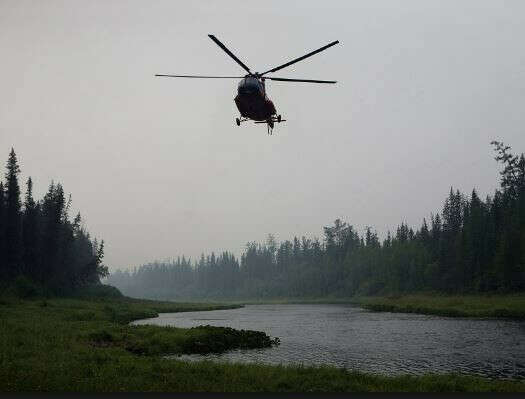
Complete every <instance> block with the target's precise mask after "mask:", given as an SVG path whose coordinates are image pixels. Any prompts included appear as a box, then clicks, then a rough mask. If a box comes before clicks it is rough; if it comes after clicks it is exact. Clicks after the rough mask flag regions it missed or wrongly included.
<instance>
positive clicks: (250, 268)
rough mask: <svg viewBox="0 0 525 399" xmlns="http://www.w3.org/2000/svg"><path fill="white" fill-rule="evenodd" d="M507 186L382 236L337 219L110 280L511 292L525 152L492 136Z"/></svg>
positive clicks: (286, 294) (242, 290)
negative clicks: (320, 232)
mask: <svg viewBox="0 0 525 399" xmlns="http://www.w3.org/2000/svg"><path fill="white" fill-rule="evenodd" d="M491 144H492V145H493V146H494V150H495V153H496V156H495V160H496V161H497V162H498V163H499V164H500V166H501V168H502V169H501V171H500V175H501V179H500V188H499V189H497V190H495V192H494V194H493V195H492V196H490V195H489V196H487V197H486V198H485V199H482V198H480V197H479V195H478V193H477V192H476V190H475V189H474V190H473V191H472V192H471V193H470V194H469V195H466V194H463V193H461V192H459V191H458V190H453V189H452V188H451V189H450V192H449V194H448V196H447V197H446V199H445V201H444V204H443V208H442V209H441V211H440V212H436V213H435V214H431V215H430V218H429V220H428V221H427V220H426V219H423V221H422V224H421V226H420V227H419V228H416V229H414V228H412V227H409V226H408V225H407V224H406V223H401V224H400V225H399V226H398V227H397V229H396V231H395V232H394V233H391V232H388V234H387V236H386V238H385V239H383V240H380V239H379V237H378V234H377V232H376V231H373V230H372V229H371V228H367V229H366V231H365V233H364V234H363V235H360V234H358V232H357V231H356V230H355V229H354V227H353V226H352V225H350V224H348V223H347V222H344V221H341V220H339V219H337V220H335V222H334V223H333V225H330V226H326V227H324V237H323V239H322V241H321V240H319V239H318V238H313V239H312V238H307V237H304V236H303V237H301V238H298V237H294V238H293V239H292V240H286V241H283V242H280V243H278V242H276V240H275V239H274V237H273V236H272V235H269V236H268V238H267V240H266V242H264V243H256V242H248V244H246V247H245V249H244V251H243V253H242V255H241V257H240V259H237V258H236V257H235V256H234V255H233V254H231V253H228V252H223V253H221V254H218V255H216V254H215V253H212V254H211V255H206V256H205V255H204V254H203V255H201V257H200V259H198V260H193V261H192V260H191V259H189V258H187V257H185V256H182V257H178V258H176V259H173V260H169V261H155V262H152V263H148V264H145V265H142V266H140V267H138V268H137V267H135V268H134V269H133V270H131V271H129V270H124V271H122V270H117V271H116V272H115V273H112V274H111V275H109V276H108V279H107V281H108V283H109V284H111V285H114V286H116V287H117V288H119V289H120V290H121V291H122V292H123V293H124V294H125V295H129V296H133V297H144V298H152V299H183V298H184V299H215V298H216V299H235V298H238V299H247V298H305V297H310V298H311V297H316V298H319V297H351V296H356V295H387V294H403V293H412V292H423V291H427V292H428V291H432V292H442V293H454V294H461V293H512V292H519V291H523V290H524V288H525V157H524V154H523V153H522V154H521V155H520V156H518V155H513V154H512V153H511V152H510V150H511V148H510V147H509V146H506V145H505V144H504V143H502V142H498V141H493V142H492V143H491Z"/></svg>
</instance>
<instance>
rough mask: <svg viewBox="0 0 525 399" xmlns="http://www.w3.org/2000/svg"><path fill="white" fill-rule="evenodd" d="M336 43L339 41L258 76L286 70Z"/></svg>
mask: <svg viewBox="0 0 525 399" xmlns="http://www.w3.org/2000/svg"><path fill="white" fill-rule="evenodd" d="M337 43H339V40H336V41H335V42H332V43H330V44H327V45H326V46H323V47H321V48H319V49H317V50H315V51H312V52H311V53H308V54H305V55H303V56H302V57H299V58H296V59H294V60H292V61H290V62H287V63H286V64H283V65H280V66H278V67H275V68H273V69H270V70H269V71H266V72H263V73H261V74H260V76H262V75H266V74H267V73H270V72H275V71H278V70H280V69H283V68H286V67H287V66H290V65H292V64H295V63H296V62H299V61H302V60H304V59H305V58H308V57H311V56H312V55H314V54H317V53H320V52H321V51H323V50H326V49H327V48H329V47H332V46H335V45H336V44H337Z"/></svg>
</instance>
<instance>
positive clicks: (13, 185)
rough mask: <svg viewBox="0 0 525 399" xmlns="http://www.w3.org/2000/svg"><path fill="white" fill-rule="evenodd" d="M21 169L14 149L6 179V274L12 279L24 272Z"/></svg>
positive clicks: (8, 163)
mask: <svg viewBox="0 0 525 399" xmlns="http://www.w3.org/2000/svg"><path fill="white" fill-rule="evenodd" d="M19 173H20V167H19V166H18V161H17V159H16V154H15V151H14V149H13V148H11V152H10V153H9V159H8V161H7V171H6V174H5V179H6V188H7V196H6V233H5V234H6V244H7V245H6V246H7V248H6V258H5V261H6V262H5V265H6V268H7V270H6V274H7V278H8V279H12V278H13V277H15V276H16V275H18V274H20V273H21V272H22V223H21V207H22V203H21V201H20V186H19V185H18V174H19Z"/></svg>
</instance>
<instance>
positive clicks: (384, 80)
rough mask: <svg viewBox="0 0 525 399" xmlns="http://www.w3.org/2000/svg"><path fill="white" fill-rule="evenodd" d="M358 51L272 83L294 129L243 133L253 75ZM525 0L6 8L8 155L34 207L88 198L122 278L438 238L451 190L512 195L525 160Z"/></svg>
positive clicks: (91, 222)
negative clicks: (333, 236) (344, 230)
mask: <svg viewBox="0 0 525 399" xmlns="http://www.w3.org/2000/svg"><path fill="white" fill-rule="evenodd" d="M209 33H213V34H215V35H216V36H217V37H218V38H219V39H220V40H222V41H223V42H224V43H225V44H226V46H228V47H229V48H230V49H231V50H232V51H233V52H234V53H235V54H236V55H237V56H238V57H239V58H240V59H241V60H242V61H243V62H244V63H245V64H247V65H248V66H250V67H251V68H252V70H255V71H259V72H262V71H264V70H267V69H270V68H271V67H273V66H276V65H280V64H282V63H284V62H286V61H288V60H289V59H291V58H295V57H298V56H301V55H303V54H304V53H306V52H309V51H311V50H314V49H316V48H318V47H321V46H323V45H325V44H327V43H329V42H331V41H333V40H340V42H341V43H340V44H339V45H337V46H334V47H332V48H330V49H328V50H326V51H325V52H323V53H321V54H318V55H315V56H313V57H311V58H309V59H308V60H306V61H303V62H300V63H298V64H295V65H293V66H291V67H289V68H286V69H284V70H282V71H279V72H278V73H276V74H275V75H276V76H281V77H295V78H310V79H316V78H317V79H334V80H338V84H337V85H314V84H306V83H280V82H268V83H267V90H268V94H269V96H270V98H272V100H273V101H274V103H275V105H276V107H277V111H278V113H280V114H282V115H283V117H285V118H286V119H287V122H286V123H283V124H281V125H279V126H277V127H276V129H275V131H274V135H273V136H268V135H267V134H266V127H265V126H264V125H254V124H251V123H246V124H244V125H243V126H242V127H240V128H239V127H237V126H236V125H235V122H234V118H235V117H237V116H238V111H237V109H236V107H235V104H234V102H233V98H234V96H235V94H236V93H235V90H236V86H237V81H235V80H190V79H169V78H155V77H154V74H155V73H177V74H218V75H221V74H225V75H232V74H233V75H237V74H240V75H242V74H243V72H244V71H243V70H242V69H241V68H240V67H239V66H238V65H237V64H235V63H234V61H232V60H231V59H230V58H229V57H228V56H227V55H226V54H224V53H223V52H222V51H221V50H220V49H219V48H218V47H217V46H216V45H215V44H214V43H213V42H212V41H211V40H210V39H209V38H208V37H207V34H209ZM523 38H525V2H523V1H521V0H516V1H496V0H490V1H480V0H472V1H465V0H463V1H457V0H454V1H443V0H440V1H437V0H435V1H421V0H385V1H370V0H366V1H365V0H363V1H348V0H345V1H318V0H316V1H282V0H281V1H264V2H261V1H246V0H243V1H220V2H219V1H184V2H183V1H129V0H126V1H107V0H104V1H52V0H48V1H36V0H34V1H22V0H13V1H8V0H0V49H1V53H2V55H1V62H0V150H1V154H0V156H1V160H2V163H3V164H5V161H6V160H7V155H8V152H9V150H10V147H11V146H13V147H14V148H15V151H16V152H17V154H18V156H19V160H20V164H21V168H22V178H23V180H24V182H25V180H26V178H27V176H29V175H30V176H32V177H33V180H34V183H35V195H36V196H37V197H38V198H41V196H42V195H43V194H44V192H45V191H46V190H47V187H48V185H49V183H50V182H51V180H52V179H54V180H55V181H59V182H61V183H62V184H63V186H64V189H65V191H66V192H67V193H72V198H73V212H72V213H76V211H77V210H80V211H81V213H82V215H83V216H84V219H85V220H86V225H87V228H88V230H89V231H90V232H91V233H92V234H93V235H94V236H96V237H99V238H103V239H104V240H105V241H106V257H105V263H106V264H107V265H108V266H109V267H110V270H115V269H116V268H123V267H128V266H134V265H139V264H141V263H143V262H147V261H150V260H154V259H164V258H167V257H171V256H177V255H179V254H186V255H190V256H192V257H196V256H198V255H199V254H200V253H201V252H202V251H204V252H206V253H208V252H211V251H220V250H230V251H233V252H235V253H237V254H238V253H239V252H240V251H241V249H242V247H243V246H244V244H245V243H246V242H247V241H251V240H256V241H262V240H263V239H264V238H265V236H266V235H267V234H268V233H274V234H275V235H276V237H277V239H279V240H284V239H287V238H291V237H293V236H294V235H299V236H300V235H307V236H314V235H317V236H321V235H322V226H323V225H328V224H330V223H331V222H332V221H333V220H334V219H336V218H338V217H339V218H343V219H344V220H346V221H348V222H349V223H351V224H353V225H354V226H355V227H356V228H358V229H359V231H362V229H363V228H364V226H366V225H370V226H372V227H374V228H375V229H377V230H378V232H381V233H383V232H386V230H387V229H390V230H395V228H396V226H397V225H398V224H399V223H400V222H401V221H403V220H404V221H406V222H408V223H409V224H410V225H414V226H416V225H417V226H419V225H420V223H421V221H422V219H423V217H428V215H429V214H430V212H431V211H434V212H435V211H437V210H440V209H441V206H442V203H443V199H444V197H445V196H446V194H447V193H448V190H449V188H450V186H453V187H454V188H458V189H460V190H461V191H465V192H470V191H471V190H472V188H473V187H476V188H477V189H478V190H479V192H480V193H481V194H482V195H483V196H485V195H486V194H489V193H492V192H493V190H494V189H495V188H496V187H497V184H498V166H497V164H496V162H495V161H494V160H493V153H492V148H491V147H490V145H489V142H490V141H491V140H493V139H499V140H503V141H505V142H506V143H508V144H509V145H511V146H512V147H513V150H514V151H515V152H517V153H520V152H523V151H525V128H524V126H525V110H524V103H525V102H524V100H525V50H524V46H523Z"/></svg>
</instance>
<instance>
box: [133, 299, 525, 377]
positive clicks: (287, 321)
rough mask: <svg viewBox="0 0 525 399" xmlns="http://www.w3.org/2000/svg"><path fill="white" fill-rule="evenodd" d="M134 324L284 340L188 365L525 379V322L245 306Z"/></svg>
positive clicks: (345, 309) (164, 316) (166, 315)
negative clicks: (223, 329) (208, 328)
mask: <svg viewBox="0 0 525 399" xmlns="http://www.w3.org/2000/svg"><path fill="white" fill-rule="evenodd" d="M133 324H156V325H164V326H165V325H170V326H176V327H195V326H198V325H206V324H209V325H213V326H227V327H233V328H236V329H246V330H259V331H264V332H266V333H267V334H268V335H270V336H271V337H279V338H280V340H281V345H280V346H277V347H273V348H269V349H257V350H234V351H230V352H227V353H224V354H220V355H217V354H213V355H189V356H188V355H184V356H180V357H178V358H180V359H186V360H190V361H194V360H203V359H210V360H216V361H233V362H257V363H267V364H301V363H302V364H304V365H332V366H337V367H345V368H348V369H353V370H359V371H367V372H373V373H381V374H389V375H393V374H424V373H430V372H436V373H446V372H459V373H467V374H477V375H481V376H486V377H497V378H523V377H525V345H524V338H525V322H521V321H510V320H473V319H463V318H448V317H439V316H426V315H416V314H402V313H387V312H380V313H377V312H369V311H367V310H364V309H362V308H359V307H356V306H352V305H246V306H245V307H244V308H240V309H229V310H215V311H206V312H185V313H163V314H160V316H159V317H158V318H154V319H146V320H140V321H136V322H134V323H133Z"/></svg>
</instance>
